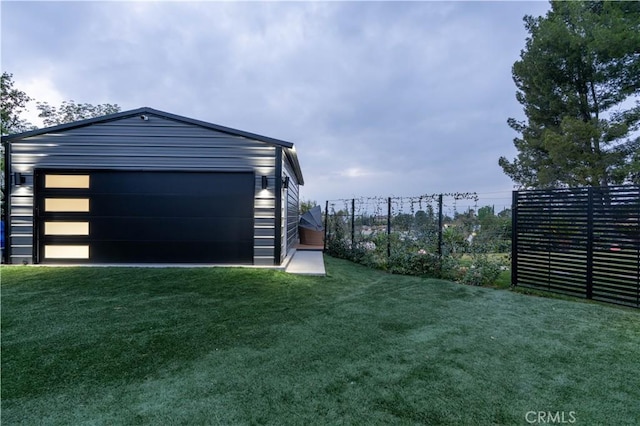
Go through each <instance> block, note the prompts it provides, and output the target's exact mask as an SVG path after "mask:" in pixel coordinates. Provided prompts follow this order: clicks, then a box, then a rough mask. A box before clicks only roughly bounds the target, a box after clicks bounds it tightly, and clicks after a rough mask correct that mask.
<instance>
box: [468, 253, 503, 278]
mask: <svg viewBox="0 0 640 426" xmlns="http://www.w3.org/2000/svg"><path fill="white" fill-rule="evenodd" d="M472 259H473V262H472V264H471V266H470V267H469V268H467V269H466V271H465V273H464V276H463V277H462V279H461V280H460V281H461V282H462V283H464V284H469V285H482V286H486V285H491V284H493V283H494V282H495V281H496V280H497V279H498V276H499V275H500V272H501V271H502V266H503V265H502V262H500V261H497V260H491V259H490V258H489V256H487V255H486V254H474V255H473V256H472Z"/></svg>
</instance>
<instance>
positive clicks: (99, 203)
mask: <svg viewBox="0 0 640 426" xmlns="http://www.w3.org/2000/svg"><path fill="white" fill-rule="evenodd" d="M249 201H252V200H247V197H246V194H245V196H244V198H243V197H237V196H219V197H212V196H202V197H197V196H184V195H176V196H171V195H142V194H135V195H133V194H128V195H127V194H125V195H115V194H109V195H103V194H98V195H92V196H91V199H90V213H89V214H90V215H91V216H117V217H125V216H133V217H149V216H152V215H155V216H164V217H176V218H180V217H182V218H184V217H223V216H233V217H243V218H251V217H253V206H252V204H250V203H249Z"/></svg>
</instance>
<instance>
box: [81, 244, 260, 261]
mask: <svg viewBox="0 0 640 426" xmlns="http://www.w3.org/2000/svg"><path fill="white" fill-rule="evenodd" d="M90 250H91V254H90V255H91V261H92V262H105V263H106V262H109V263H131V262H132V260H131V259H135V262H139V263H220V264H224V263H244V262H241V261H240V260H241V259H247V258H250V257H253V249H252V248H251V246H250V241H242V240H240V241H231V242H228V243H214V242H202V241H198V242H193V241H191V242H174V243H171V244H159V243H157V242H145V241H128V242H127V241H97V242H94V243H92V244H91V246H90Z"/></svg>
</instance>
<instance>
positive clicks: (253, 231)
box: [2, 108, 304, 265]
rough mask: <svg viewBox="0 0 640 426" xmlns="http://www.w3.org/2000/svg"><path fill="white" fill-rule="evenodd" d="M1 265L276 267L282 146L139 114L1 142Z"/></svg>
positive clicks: (293, 199) (284, 200) (288, 220)
mask: <svg viewBox="0 0 640 426" xmlns="http://www.w3.org/2000/svg"><path fill="white" fill-rule="evenodd" d="M2 142H3V145H6V148H7V149H6V152H5V167H6V170H5V173H6V176H7V178H6V179H7V186H8V190H7V193H8V196H7V197H6V200H7V205H6V209H5V218H4V220H5V225H6V226H5V233H6V237H7V238H6V242H7V243H6V250H5V251H4V253H3V255H4V261H5V262H7V263H41V264H49V263H90V264H100V263H102V264H105V263H107V264H109V263H118V264H120V263H125V264H126V263H207V264H245V265H279V264H280V263H281V262H282V261H283V260H284V259H285V257H286V255H287V253H288V252H289V251H290V250H291V249H293V247H294V245H295V244H296V243H297V240H298V228H297V225H298V201H299V200H298V188H299V186H300V185H302V184H303V183H304V180H303V176H302V172H301V169H300V164H299V162H298V157H297V154H296V151H295V149H294V146H293V144H292V143H289V142H285V141H281V140H278V139H273V138H269V137H265V136H260V135H256V134H252V133H248V132H245V131H241V130H235V129H230V128H227V127H222V126H218V125H215V124H211V123H206V122H203V121H198V120H194V119H190V118H186V117H181V116H178V115H174V114H170V113H166V112H162V111H157V110H154V109H151V108H140V109H136V110H132V111H126V112H120V113H116V114H112V115H107V116H104V117H99V118H93V119H88V120H82V121H78V122H74V123H68V124H63V125H60V126H55V127H49V128H44V129H39V130H35V131H30V132H26V133H20V134H14V135H8V136H3V137H2Z"/></svg>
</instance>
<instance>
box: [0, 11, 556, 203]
mask: <svg viewBox="0 0 640 426" xmlns="http://www.w3.org/2000/svg"><path fill="white" fill-rule="evenodd" d="M0 7H1V14H2V17H1V20H2V22H1V24H2V29H1V31H2V34H1V35H2V46H1V47H2V71H6V72H9V73H13V75H14V82H15V86H16V87H17V88H19V89H21V90H23V91H25V92H27V94H28V95H29V96H31V97H32V98H35V99H36V100H38V101H47V102H49V103H51V104H53V105H58V104H60V103H61V102H62V101H63V100H75V101H76V102H82V103H84V102H88V103H93V104H97V103H117V104H118V105H120V106H121V108H122V110H129V109H135V108H139V107H142V106H149V107H152V108H155V109H159V110H163V111H166V112H170V113H174V114H178V115H183V116H186V117H190V118H195V119H199V120H204V121H207V122H211V123H215V124H219V125H223V126H228V127H233V128H236V129H241V130H245V131H249V132H253V133H258V134H261V135H264V136H269V137H273V138H277V139H282V140H285V141H289V142H293V143H295V144H296V149H297V151H298V155H299V159H300V163H301V166H302V171H303V174H304V177H305V181H306V184H305V186H304V187H303V188H302V198H304V199H309V200H315V201H318V202H319V203H324V200H326V199H337V198H350V197H353V196H411V195H421V194H433V193H439V192H468V191H475V192H477V193H478V194H480V196H481V198H482V199H483V200H487V201H488V203H494V204H495V203H498V204H499V205H500V204H502V203H503V202H504V204H505V205H506V204H509V198H510V195H509V194H510V191H511V190H512V188H513V184H512V182H511V180H510V179H509V178H508V177H507V176H506V175H504V174H503V172H502V170H501V168H500V167H499V166H498V158H499V157H500V156H501V155H505V156H507V157H508V158H513V157H514V156H515V154H516V152H515V149H514V147H513V142H512V141H513V138H514V137H515V136H516V134H515V132H513V131H512V130H511V129H510V128H509V127H508V126H507V124H506V121H507V118H508V117H516V118H522V108H521V106H520V105H519V104H518V103H517V102H516V100H515V86H514V84H513V81H512V79H511V66H512V65H513V63H514V61H516V60H517V59H518V57H519V54H520V50H521V49H522V48H523V47H524V43H525V38H526V35H527V34H526V31H525V29H524V26H523V22H522V18H523V16H524V15H526V14H530V15H534V16H539V15H544V14H545V13H546V12H547V10H548V9H549V8H550V6H549V4H548V3H547V2H542V1H537V2H462V1H461V2H428V1H427V2H402V3H400V2H320V3H315V2H242V3H235V2H24V1H20V2H12V1H6V0H5V1H2V2H1V3H0ZM30 110H31V114H30V115H29V116H28V118H29V119H30V120H31V121H32V122H33V123H34V124H37V125H39V126H41V123H39V122H38V119H37V113H36V110H35V103H34V104H33V105H31V107H30ZM491 199H495V200H500V201H491Z"/></svg>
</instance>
